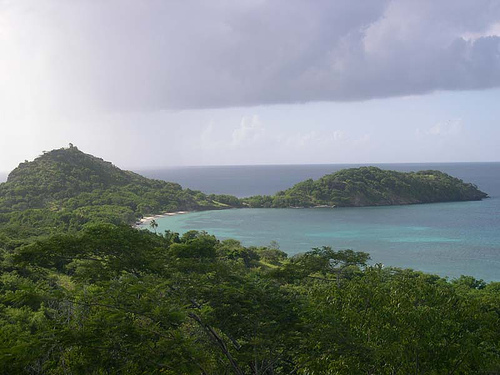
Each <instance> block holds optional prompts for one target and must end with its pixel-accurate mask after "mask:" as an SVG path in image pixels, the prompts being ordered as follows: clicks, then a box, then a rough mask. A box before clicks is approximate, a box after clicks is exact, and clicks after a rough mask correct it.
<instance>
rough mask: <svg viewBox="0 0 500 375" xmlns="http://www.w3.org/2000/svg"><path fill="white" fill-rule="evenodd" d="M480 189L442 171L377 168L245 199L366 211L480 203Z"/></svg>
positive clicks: (264, 203) (265, 203)
mask: <svg viewBox="0 0 500 375" xmlns="http://www.w3.org/2000/svg"><path fill="white" fill-rule="evenodd" d="M487 197H488V194H486V193H484V192H482V191H480V190H479V189H478V188H477V186H476V185H474V184H471V183H465V182H463V181H462V180H460V179H458V178H455V177H452V176H450V175H448V174H446V173H443V172H440V171H434V170H429V171H420V172H396V171H389V170H383V169H380V168H376V167H360V168H350V169H343V170H340V171H338V172H335V173H332V174H329V175H326V176H324V177H322V178H320V179H319V180H316V181H313V180H311V179H310V180H306V181H303V182H300V183H298V184H296V185H295V186H293V187H292V188H290V189H288V190H285V191H280V192H278V193H276V194H275V195H273V196H254V197H250V198H245V199H243V202H244V203H245V204H246V205H247V206H249V207H273V208H274V207H279V208H284V207H334V206H338V207H363V206H391V205H403V204H418V203H436V202H455V201H476V200H481V199H483V198H487Z"/></svg>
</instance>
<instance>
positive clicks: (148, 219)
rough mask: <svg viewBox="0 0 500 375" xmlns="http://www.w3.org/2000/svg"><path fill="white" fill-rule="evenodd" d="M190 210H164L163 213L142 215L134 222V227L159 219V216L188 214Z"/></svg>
mask: <svg viewBox="0 0 500 375" xmlns="http://www.w3.org/2000/svg"><path fill="white" fill-rule="evenodd" d="M190 212H191V211H175V212H165V213H163V214H158V215H151V216H144V217H142V218H141V219H139V220H138V221H136V222H135V224H134V227H135V228H139V227H142V226H144V225H146V224H148V223H150V222H151V221H153V220H156V219H161V218H164V217H168V216H175V215H183V214H188V213H190Z"/></svg>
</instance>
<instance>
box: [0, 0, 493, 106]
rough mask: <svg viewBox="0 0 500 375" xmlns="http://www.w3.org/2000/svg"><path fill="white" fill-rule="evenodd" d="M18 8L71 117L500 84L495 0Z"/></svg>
mask: <svg viewBox="0 0 500 375" xmlns="http://www.w3.org/2000/svg"><path fill="white" fill-rule="evenodd" d="M20 3H22V4H23V6H22V7H21V6H19V9H17V10H16V11H15V12H13V11H12V8H15V7H16V6H18V5H17V4H19V3H16V2H8V5H5V4H7V3H2V2H0V5H1V6H3V8H4V9H3V10H4V11H9V12H11V15H13V17H14V16H15V17H17V19H18V20H23V19H24V20H26V21H28V20H29V23H30V24H35V25H36V27H33V26H30V25H27V24H26V23H28V22H26V23H23V22H17V23H15V22H13V23H12V24H13V25H14V26H13V27H15V28H18V29H22V28H26V30H27V31H26V32H24V33H20V34H22V35H24V36H23V38H24V39H23V41H24V47H23V48H24V49H25V55H26V56H30V57H32V58H33V62H32V63H31V64H33V65H36V66H38V67H39V66H41V68H40V67H39V69H40V70H41V75H42V78H39V77H38V78H37V79H38V80H39V81H40V84H41V85H44V84H46V85H48V84H47V82H45V81H50V85H48V87H50V90H51V91H52V92H53V93H54V95H58V96H59V97H60V98H61V100H62V101H64V103H66V104H67V105H69V106H71V105H72V104H74V103H76V102H80V103H90V104H91V105H94V106H95V105H101V106H104V107H105V108H106V109H113V110H130V109H134V110H150V109H186V108H207V107H231V106H251V105H262V104H264V105H265V104H277V103H300V102H309V101H350V100H366V99H372V98H382V97H391V96H403V95H414V94H422V93H427V92H432V91H435V90H468V89H483V88H490V87H496V86H499V85H500V2H499V1H497V0H440V1H436V0H420V1H415V0H395V1H385V0H370V1H365V0H359V1H353V0H337V1H332V0H328V1H326V0H325V1H322V0H315V1H310V0H275V1H264V0H253V1H250V0H239V1H229V0H228V1H224V0H211V1H202V0H200V1H190V0H184V1H159V0H148V1H146V0H143V1H131V0H130V1H124V0H119V1H118V0H103V1H93V0H74V1H60V0H59V1H58V0H46V1H43V0H36V1H34V0H33V1H20ZM4 13H5V12H4ZM30 27H31V28H30ZM0 43H1V39H0ZM23 56H24V55H23ZM37 64H38V65H37ZM40 64H41V65H40ZM30 67H31V66H30V65H29V64H28V65H27V66H26V68H27V69H28V68H30ZM31 68H32V67H31Z"/></svg>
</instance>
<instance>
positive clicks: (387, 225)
mask: <svg viewBox="0 0 500 375" xmlns="http://www.w3.org/2000/svg"><path fill="white" fill-rule="evenodd" d="M374 165H375V166H378V167H380V168H383V169H392V170H397V171H417V170H428V169H437V170H440V171H443V172H446V173H449V174H451V175H453V176H455V177H458V178H461V179H463V180H464V181H466V182H472V183H475V184H476V185H478V187H479V188H480V189H481V190H483V191H484V192H486V193H488V194H489V195H490V197H491V198H489V199H485V200H483V201H480V202H456V203H455V202H453V203H435V204H423V205H411V206H391V207H362V208H334V209H328V208H325V209H323V208H321V209H232V210H224V211H206V212H193V213H188V214H184V215H176V216H171V217H166V218H162V219H159V220H157V222H158V224H159V228H158V229H159V230H160V231H164V230H167V229H168V230H173V231H175V232H179V233H184V232H186V231H187V230H191V229H197V230H206V231H207V232H209V233H211V234H214V235H216V236H217V237H218V238H221V239H225V238H235V239H237V240H240V241H241V242H242V243H243V245H245V246H263V245H268V244H269V243H270V242H271V241H277V242H278V243H279V245H280V248H281V249H282V250H283V251H285V252H287V253H288V254H289V255H294V254H297V253H301V252H305V251H308V250H309V249H311V248H312V247H318V246H323V245H327V246H332V247H333V248H334V249H337V250H339V249H353V250H356V251H365V252H368V253H370V255H371V258H372V260H371V263H382V264H384V265H387V266H395V267H404V268H412V269H416V270H421V271H425V272H430V273H435V274H438V275H440V276H444V277H450V278H455V277H459V276H460V275H471V276H474V277H476V278H480V279H484V280H487V281H500V163H426V164H374ZM358 166H360V165H352V164H342V165H341V164H334V165H271V166H218V167H182V168H165V169H157V170H143V171H137V172H138V173H140V174H142V175H144V176H147V177H151V178H157V179H162V180H167V181H174V182H178V183H180V184H181V185H183V187H189V188H191V189H194V190H201V191H203V192H206V193H220V194H232V195H236V196H238V197H245V196H251V195H257V194H274V193H276V192H277V191H279V190H283V189H286V188H288V187H290V186H292V185H293V184H295V183H297V182H300V181H302V180H305V179H308V178H313V179H317V178H319V177H321V176H323V175H325V174H328V173H333V172H335V171H337V170H340V169H343V168H350V167H358Z"/></svg>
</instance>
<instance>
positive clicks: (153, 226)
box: [149, 219, 158, 233]
mask: <svg viewBox="0 0 500 375" xmlns="http://www.w3.org/2000/svg"><path fill="white" fill-rule="evenodd" d="M149 226H150V227H151V229H153V230H154V231H155V233H156V228H158V223H157V222H156V220H154V219H153V220H151V221H150V222H149Z"/></svg>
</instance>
